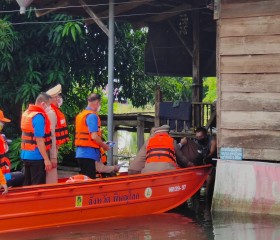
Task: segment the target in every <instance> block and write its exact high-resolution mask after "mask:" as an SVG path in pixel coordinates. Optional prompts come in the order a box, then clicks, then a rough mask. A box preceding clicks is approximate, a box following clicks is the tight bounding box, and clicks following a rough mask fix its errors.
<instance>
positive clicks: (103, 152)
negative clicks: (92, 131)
mask: <svg viewBox="0 0 280 240" xmlns="http://www.w3.org/2000/svg"><path fill="white" fill-rule="evenodd" d="M100 155H101V161H102V162H103V163H104V164H106V163H107V155H106V152H105V150H104V149H103V148H100Z"/></svg>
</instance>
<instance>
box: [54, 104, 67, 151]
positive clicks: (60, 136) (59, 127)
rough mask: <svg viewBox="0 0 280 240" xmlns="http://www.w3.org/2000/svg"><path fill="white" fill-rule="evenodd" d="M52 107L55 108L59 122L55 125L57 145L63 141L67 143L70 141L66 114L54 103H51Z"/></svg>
mask: <svg viewBox="0 0 280 240" xmlns="http://www.w3.org/2000/svg"><path fill="white" fill-rule="evenodd" d="M51 107H52V109H53V110H54V112H55V115H56V118H57V124H56V127H55V137H56V145H57V146H60V145H62V144H63V143H66V142H68V141H69V134H68V128H67V123H66V119H65V116H64V114H63V113H62V112H61V111H60V109H59V108H58V107H56V106H55V105H53V104H51Z"/></svg>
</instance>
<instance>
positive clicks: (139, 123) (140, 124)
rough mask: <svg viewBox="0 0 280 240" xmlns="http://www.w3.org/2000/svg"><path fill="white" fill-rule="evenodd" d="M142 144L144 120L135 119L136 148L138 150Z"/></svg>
mask: <svg viewBox="0 0 280 240" xmlns="http://www.w3.org/2000/svg"><path fill="white" fill-rule="evenodd" d="M143 144H144V122H143V121H140V120H139V119H138V121H137V148H138V151H139V150H140V148H141V147H142V145H143Z"/></svg>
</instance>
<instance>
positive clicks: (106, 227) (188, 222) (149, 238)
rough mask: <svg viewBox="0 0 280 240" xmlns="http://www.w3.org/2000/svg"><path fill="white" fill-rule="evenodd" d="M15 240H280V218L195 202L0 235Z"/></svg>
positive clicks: (0, 237)
mask: <svg viewBox="0 0 280 240" xmlns="http://www.w3.org/2000/svg"><path fill="white" fill-rule="evenodd" d="M0 239H1V240H5V239H9V240H13V239H25V240H58V239H59V240H73V239H78V240H117V239H118V240H165V239H174V240H175V239H176V240H206V239H207V240H280V217H275V216H267V215H266V216H263V215H240V214H237V213H215V214H211V212H210V211H209V210H208V209H207V207H206V206H204V202H203V201H201V199H200V203H199V207H197V206H196V205H195V204H193V202H192V203H191V204H187V203H186V204H184V205H182V206H181V207H179V208H177V209H175V210H173V211H172V212H169V213H164V214H158V215H150V216H143V217H135V218H126V219H112V220H106V221H102V222H92V223H87V224H81V225H72V226H65V227H56V228H49V229H41V230H36V231H25V232H15V233H10V234H0Z"/></svg>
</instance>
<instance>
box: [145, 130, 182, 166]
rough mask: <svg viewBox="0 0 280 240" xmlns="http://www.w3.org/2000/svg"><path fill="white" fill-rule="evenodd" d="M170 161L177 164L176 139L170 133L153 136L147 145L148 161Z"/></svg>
mask: <svg viewBox="0 0 280 240" xmlns="http://www.w3.org/2000/svg"><path fill="white" fill-rule="evenodd" d="M150 162H170V163H173V164H174V165H175V166H177V164H176V157H175V149H174V139H173V138H172V137H170V136H169V135H168V133H165V132H163V133H157V134H155V135H154V136H153V137H151V138H150V139H149V141H148V144H147V147H146V163H150Z"/></svg>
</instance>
